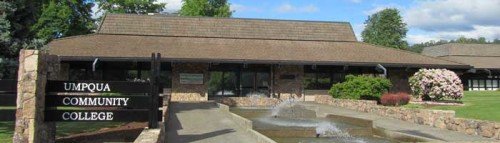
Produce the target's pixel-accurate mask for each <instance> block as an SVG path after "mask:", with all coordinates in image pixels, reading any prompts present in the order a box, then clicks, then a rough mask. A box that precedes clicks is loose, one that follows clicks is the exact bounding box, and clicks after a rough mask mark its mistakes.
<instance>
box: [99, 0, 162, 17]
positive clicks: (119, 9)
mask: <svg viewBox="0 0 500 143" xmlns="http://www.w3.org/2000/svg"><path fill="white" fill-rule="evenodd" d="M96 2H97V3H98V5H99V8H100V9H102V10H104V11H106V12H109V13H133V14H147V13H160V12H161V11H163V8H164V7H165V4H164V3H155V2H156V0H96Z"/></svg>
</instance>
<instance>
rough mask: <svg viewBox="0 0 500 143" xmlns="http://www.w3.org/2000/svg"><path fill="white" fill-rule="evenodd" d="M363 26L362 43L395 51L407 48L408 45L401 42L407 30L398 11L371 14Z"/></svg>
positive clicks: (387, 10)
mask: <svg viewBox="0 0 500 143" xmlns="http://www.w3.org/2000/svg"><path fill="white" fill-rule="evenodd" d="M365 25H366V27H365V30H363V32H362V33H361V36H362V37H363V41H364V42H366V43H371V44H375V45H380V46H387V47H392V48H396V49H406V48H407V47H408V43H407V42H406V41H404V40H403V39H404V38H405V37H406V32H407V31H408V29H407V28H406V23H404V22H403V19H402V17H401V16H400V14H399V10H397V9H394V8H388V9H384V10H382V11H380V12H377V13H375V14H372V15H371V16H368V19H367V20H366V21H365Z"/></svg>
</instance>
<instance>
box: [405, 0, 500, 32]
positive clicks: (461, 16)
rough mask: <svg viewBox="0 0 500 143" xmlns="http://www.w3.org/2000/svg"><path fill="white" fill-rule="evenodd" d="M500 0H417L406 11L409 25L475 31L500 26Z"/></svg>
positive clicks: (430, 29)
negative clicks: (476, 27)
mask: <svg viewBox="0 0 500 143" xmlns="http://www.w3.org/2000/svg"><path fill="white" fill-rule="evenodd" d="M499 14H500V0H443V1H417V2H416V6H414V7H411V8H410V9H408V10H407V11H406V13H405V15H404V18H405V21H406V22H407V23H408V25H409V26H411V27H415V28H420V29H422V30H426V31H473V30H474V27H473V26H474V25H480V26H500V18H499Z"/></svg>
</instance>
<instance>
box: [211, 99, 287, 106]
mask: <svg viewBox="0 0 500 143" xmlns="http://www.w3.org/2000/svg"><path fill="white" fill-rule="evenodd" d="M215 101H216V102H218V103H222V104H225V105H228V106H231V107H235V106H236V107H270V106H274V105H276V104H278V103H279V102H280V100H278V99H276V98H267V97H264V98H251V97H223V98H216V99H215Z"/></svg>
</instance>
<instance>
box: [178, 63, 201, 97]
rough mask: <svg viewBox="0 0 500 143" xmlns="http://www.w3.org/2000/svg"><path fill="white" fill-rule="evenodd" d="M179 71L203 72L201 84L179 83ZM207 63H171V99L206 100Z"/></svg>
mask: <svg viewBox="0 0 500 143" xmlns="http://www.w3.org/2000/svg"><path fill="white" fill-rule="evenodd" d="M180 73H196V74H203V78H204V79H203V84H181V83H180ZM208 79H210V77H209V74H208V64H204V63H175V64H173V65H172V99H171V100H172V101H207V100H208V93H207V92H208Z"/></svg>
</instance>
